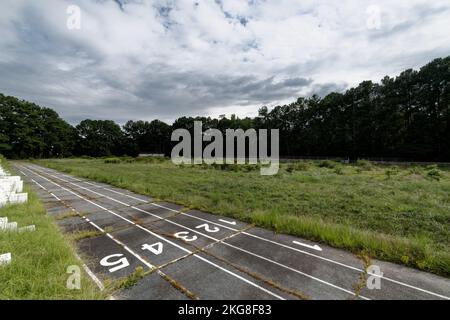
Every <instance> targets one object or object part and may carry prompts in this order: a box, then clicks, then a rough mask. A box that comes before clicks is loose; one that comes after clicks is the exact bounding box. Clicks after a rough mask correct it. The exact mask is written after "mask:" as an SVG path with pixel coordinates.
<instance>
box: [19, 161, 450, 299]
mask: <svg viewBox="0 0 450 320" xmlns="http://www.w3.org/2000/svg"><path fill="white" fill-rule="evenodd" d="M14 166H15V168H16V169H17V170H18V171H19V172H20V173H21V175H22V176H23V178H24V180H25V181H26V182H27V183H29V184H30V185H31V186H32V187H33V189H34V190H35V191H36V192H37V194H38V196H39V197H40V198H41V199H42V201H43V202H44V204H45V205H46V207H47V210H48V211H47V212H48V214H49V215H52V216H55V217H58V218H59V219H58V220H57V223H58V224H59V226H60V227H61V228H62V229H63V231H64V232H67V233H73V232H80V231H90V230H92V231H98V234H96V235H95V236H93V237H88V238H84V239H81V240H78V241H77V246H78V249H79V251H78V252H79V254H80V256H81V257H82V259H83V261H85V263H86V265H84V268H85V270H86V271H87V272H88V273H89V274H90V276H91V278H92V279H93V280H94V281H95V282H96V283H97V285H98V286H99V287H100V288H103V285H104V283H105V282H106V281H111V280H112V281H114V280H118V279H123V278H125V277H127V276H130V275H132V274H133V273H134V272H135V270H136V268H137V267H139V266H141V267H143V268H144V270H145V271H146V272H148V273H147V274H146V276H144V277H143V278H141V279H140V280H139V281H138V282H137V283H136V284H135V285H134V286H132V287H131V288H129V289H126V290H121V291H119V292H118V293H115V294H114V298H116V299H218V300H220V299H225V300H240V299H245V300H262V299H338V300H339V299H343V300H351V299H363V300H369V299H370V300H372V299H446V300H450V280H449V279H446V278H442V277H439V276H436V275H433V274H428V273H425V272H420V271H417V270H415V269H410V268H406V267H403V266H399V265H395V264H392V263H387V262H383V261H378V260H372V261H371V262H370V263H371V265H376V266H378V267H379V268H380V270H381V272H382V273H383V275H382V276H374V277H375V278H378V279H375V280H380V281H379V282H380V288H379V289H376V288H375V289H369V288H368V286H367V285H366V284H367V282H366V281H365V280H364V279H365V278H367V276H368V275H367V274H366V273H365V271H364V270H366V267H367V266H366V265H365V263H364V261H362V259H360V258H358V257H357V256H355V255H353V254H351V253H348V252H346V251H343V250H337V249H334V248H331V247H327V246H324V245H322V244H317V243H313V242H311V241H307V240H304V239H300V238H296V237H292V236H288V235H282V234H275V233H273V232H272V231H269V230H264V229H260V228H256V227H254V226H252V225H249V224H247V223H243V222H240V221H235V220H232V219H229V218H224V217H221V216H216V215H212V214H209V213H205V212H201V211H197V210H188V209H186V208H183V207H181V206H179V205H175V204H171V203H167V202H155V201H153V200H152V199H151V198H150V197H148V196H143V195H139V194H135V193H132V192H130V191H128V190H124V189H119V188H116V187H112V186H110V185H107V184H103V183H97V182H93V181H89V180H86V179H79V178H76V177H73V176H70V175H67V174H63V173H61V172H58V171H55V170H52V169H48V168H44V167H41V166H37V165H35V164H29V163H15V164H14ZM168 187H170V186H168ZM67 212H70V213H71V215H70V216H68V217H67V218H65V219H60V218H61V217H62V214H65V213H67ZM373 279H374V278H373V277H372V280H373Z"/></svg>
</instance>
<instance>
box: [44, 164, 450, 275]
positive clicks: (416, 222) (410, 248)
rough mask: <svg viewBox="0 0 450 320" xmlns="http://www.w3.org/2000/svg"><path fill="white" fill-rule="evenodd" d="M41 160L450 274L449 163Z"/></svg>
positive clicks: (277, 228)
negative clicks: (272, 167) (267, 170)
mask: <svg viewBox="0 0 450 320" xmlns="http://www.w3.org/2000/svg"><path fill="white" fill-rule="evenodd" d="M38 163H39V164H42V165H46V166H48V167H51V168H54V169H58V170H61V171H65V172H68V173H71V174H74V175H77V176H81V177H86V178H90V179H94V180H97V181H100V182H106V183H110V184H112V185H116V186H118V187H123V188H127V189H129V190H132V191H135V192H138V193H141V194H147V195H150V196H152V197H154V198H157V199H161V200H167V201H173V202H176V203H179V204H182V205H185V206H188V207H190V208H196V209H201V210H205V211H209V212H213V213H216V214H220V215H224V216H230V217H234V218H237V219H241V220H244V221H247V222H252V223H255V224H256V225H258V226H262V227H267V228H270V229H273V230H275V231H277V232H282V233H288V234H292V235H297V236H300V237H305V238H308V239H311V240H316V241H319V242H322V243H326V244H329V245H332V246H334V247H338V248H345V249H349V250H351V251H353V252H355V253H358V254H364V255H367V256H370V257H372V258H380V259H384V260H389V261H393V262H397V263H402V264H404V265H408V266H412V267H415V268H418V269H422V270H426V271H431V272H435V273H438V274H441V275H445V276H447V277H449V276H450V172H449V169H448V168H442V167H437V166H401V167H399V166H392V165H389V166H388V165H374V164H371V163H368V162H364V161H363V162H359V163H358V164H355V165H346V164H340V163H336V162H332V161H319V162H293V163H288V164H283V165H282V167H281V169H280V172H279V174H278V175H276V176H261V175H260V172H259V169H258V168H256V167H251V166H233V165H231V166H230V165H228V166H219V165H217V166H206V165H202V166H187V165H184V166H175V165H173V164H172V163H171V162H170V161H169V160H164V159H155V158H153V159H152V158H142V159H132V158H109V159H61V160H42V161H38Z"/></svg>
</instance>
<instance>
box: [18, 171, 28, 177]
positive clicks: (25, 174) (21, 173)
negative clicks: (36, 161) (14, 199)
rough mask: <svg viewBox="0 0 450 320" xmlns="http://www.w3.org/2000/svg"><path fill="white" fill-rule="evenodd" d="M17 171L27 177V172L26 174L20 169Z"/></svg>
mask: <svg viewBox="0 0 450 320" xmlns="http://www.w3.org/2000/svg"><path fill="white" fill-rule="evenodd" d="M19 172H20V173H21V174H23V175H24V176H25V177H28V176H27V174H26V173H25V172H23V171H21V170H19Z"/></svg>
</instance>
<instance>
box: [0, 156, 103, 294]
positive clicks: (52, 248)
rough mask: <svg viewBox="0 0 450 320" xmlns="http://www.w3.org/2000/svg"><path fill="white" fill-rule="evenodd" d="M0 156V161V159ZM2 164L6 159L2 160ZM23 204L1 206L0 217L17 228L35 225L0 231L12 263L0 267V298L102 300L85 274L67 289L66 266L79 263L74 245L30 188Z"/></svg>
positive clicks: (3, 248)
mask: <svg viewBox="0 0 450 320" xmlns="http://www.w3.org/2000/svg"><path fill="white" fill-rule="evenodd" d="M1 160H2V159H1V157H0V161H1ZM1 163H2V165H3V166H5V161H4V160H3V161H1ZM25 192H28V196H29V201H28V202H27V203H26V204H20V205H10V206H7V207H2V208H0V217H8V219H9V220H10V221H16V222H18V224H19V227H21V226H26V225H31V224H34V225H36V231H35V232H29V233H21V234H18V233H13V232H0V253H6V252H11V253H12V263H11V264H9V265H7V266H1V267H0V299H102V298H104V297H105V296H104V294H103V293H101V292H100V291H99V290H98V289H97V287H96V286H95V284H93V283H92V282H91V281H90V279H89V278H88V276H87V275H86V274H84V273H83V274H82V276H81V290H68V289H67V288H66V281H67V277H68V276H69V275H68V274H67V273H66V270H67V267H68V266H70V265H78V266H80V268H81V262H80V261H78V260H77V259H76V258H75V255H74V252H75V251H74V244H73V243H72V242H71V241H70V240H69V239H68V238H67V237H65V236H64V235H63V234H62V233H61V232H60V231H59V229H58V227H57V226H56V224H55V223H54V220H53V219H52V218H51V217H49V216H47V215H46V210H45V208H44V206H43V205H42V203H41V202H40V200H39V199H38V198H37V196H36V195H35V194H34V193H33V192H32V191H31V190H30V189H29V188H26V190H25Z"/></svg>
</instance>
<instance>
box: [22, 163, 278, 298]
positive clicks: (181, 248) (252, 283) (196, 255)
mask: <svg viewBox="0 0 450 320" xmlns="http://www.w3.org/2000/svg"><path fill="white" fill-rule="evenodd" d="M26 169H27V170H29V171H30V172H32V173H34V174H35V175H37V176H39V177H41V178H42V179H45V180H47V181H49V182H51V183H53V184H55V185H57V186H59V187H60V188H61V189H63V190H65V191H67V192H70V193H72V194H73V195H75V196H77V197H78V198H80V199H83V200H85V201H87V202H89V203H91V204H93V205H95V206H97V207H99V208H101V209H103V210H104V211H107V212H109V213H111V214H113V215H115V216H117V217H118V218H121V219H123V220H124V221H127V222H128V223H130V224H133V225H135V226H136V227H138V228H139V229H141V230H143V231H145V232H147V233H149V234H151V235H153V236H154V237H157V238H158V239H160V240H163V241H165V242H167V243H169V244H171V245H173V246H175V247H177V248H178V249H180V250H182V251H184V252H186V253H188V254H193V252H192V251H190V250H188V249H186V248H184V247H182V246H180V245H178V244H176V243H174V242H172V241H170V240H168V239H166V238H164V237H162V236H160V235H158V234H156V233H154V232H152V231H150V230H148V229H146V228H144V227H142V226H140V225H137V224H136V223H134V222H133V221H131V220H128V219H127V218H124V217H122V216H121V215H119V214H117V213H115V212H113V211H111V210H108V209H106V208H104V207H102V206H101V205H99V204H96V203H94V202H92V201H90V200H89V199H86V198H84V197H83V196H81V195H78V194H76V193H75V192H72V191H71V190H69V189H67V188H65V187H63V186H61V185H59V184H57V183H55V182H53V181H51V180H49V179H47V178H45V177H43V176H41V175H40V174H37V173H35V172H33V171H31V170H30V169H28V168H26ZM49 175H50V174H49ZM50 176H52V175H50ZM56 178H57V177H56ZM193 256H194V257H196V258H198V259H200V260H202V261H204V262H206V263H208V264H210V265H212V266H214V267H216V268H218V269H220V270H222V271H224V272H226V273H228V274H230V275H232V276H234V277H235V278H237V279H239V280H241V281H243V282H245V283H247V284H249V285H251V286H253V287H255V288H257V289H259V290H261V291H263V292H265V293H267V294H269V295H271V296H273V297H275V298H277V299H280V300H286V299H285V298H283V297H281V296H279V295H277V294H276V293H273V292H272V291H269V290H267V289H265V288H263V287H261V286H259V285H258V284H256V283H254V282H252V281H250V280H247V279H245V278H243V277H241V276H240V275H238V274H236V273H234V272H232V271H230V270H227V269H225V268H223V267H221V266H219V265H217V264H215V263H214V262H212V261H209V260H208V259H205V258H203V257H201V256H199V255H198V254H193ZM141 259H142V258H141Z"/></svg>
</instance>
